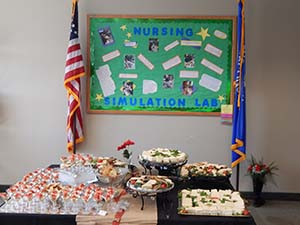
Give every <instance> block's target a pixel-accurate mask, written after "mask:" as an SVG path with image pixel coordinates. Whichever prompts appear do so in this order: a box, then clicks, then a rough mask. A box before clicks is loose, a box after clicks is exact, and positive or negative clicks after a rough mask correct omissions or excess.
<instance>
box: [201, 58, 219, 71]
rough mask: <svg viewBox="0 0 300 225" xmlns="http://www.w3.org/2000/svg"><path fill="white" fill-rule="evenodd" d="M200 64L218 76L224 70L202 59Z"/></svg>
mask: <svg viewBox="0 0 300 225" xmlns="http://www.w3.org/2000/svg"><path fill="white" fill-rule="evenodd" d="M201 64H202V65H204V66H206V67H207V68H209V69H211V70H212V71H214V72H216V73H217V74H219V75H221V74H222V73H223V72H224V69H222V68H221V67H219V66H217V65H216V64H214V63H212V62H210V61H208V60H207V59H202V61H201Z"/></svg>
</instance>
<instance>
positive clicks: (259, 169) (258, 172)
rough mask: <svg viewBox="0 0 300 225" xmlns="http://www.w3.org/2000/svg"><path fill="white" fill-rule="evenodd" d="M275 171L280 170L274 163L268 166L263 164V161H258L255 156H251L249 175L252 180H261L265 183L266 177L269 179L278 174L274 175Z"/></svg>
mask: <svg viewBox="0 0 300 225" xmlns="http://www.w3.org/2000/svg"><path fill="white" fill-rule="evenodd" d="M275 170H278V167H277V166H276V165H275V163H274V162H271V163H270V164H268V165H267V164H265V163H264V162H263V160H260V161H257V160H256V159H255V158H254V157H253V156H251V160H250V161H249V166H248V170H247V173H248V174H249V175H250V176H251V177H252V178H255V179H260V180H261V181H262V182H263V183H265V181H266V175H267V176H269V177H272V176H273V175H276V173H274V171H275Z"/></svg>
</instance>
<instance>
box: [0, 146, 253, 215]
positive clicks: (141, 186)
mask: <svg viewBox="0 0 300 225" xmlns="http://www.w3.org/2000/svg"><path fill="white" fill-rule="evenodd" d="M60 160H61V162H60V164H59V166H58V167H56V168H43V169H37V170H35V171H33V172H31V173H28V174H27V175H25V176H24V177H23V179H22V180H21V181H19V182H17V183H16V184H14V185H12V186H11V187H10V188H8V189H7V190H6V192H3V193H0V197H1V198H2V199H3V200H4V202H5V203H4V204H3V205H2V206H1V207H0V212H2V213H3V212H4V213H7V212H9V213H11V212H12V213H43V214H45V213H49V214H88V215H105V214H106V213H107V212H110V211H114V212H116V211H118V210H120V209H123V210H125V209H126V208H128V207H130V205H128V202H126V201H120V199H121V198H122V196H123V195H124V194H126V193H129V194H130V195H132V197H137V196H141V197H142V201H143V204H144V200H143V197H151V198H153V197H154V198H155V196H156V195H157V194H158V193H165V192H168V191H170V190H172V189H173V188H174V186H175V182H174V180H177V181H178V179H181V180H182V181H184V180H189V179H194V178H203V177H206V178H208V179H211V178H220V177H221V178H222V177H226V178H229V177H230V175H231V173H232V170H231V168H229V167H227V166H226V165H219V164H213V163H208V162H197V163H190V164H187V161H188V155H187V154H186V153H184V152H182V151H180V150H177V149H167V148H153V149H150V150H145V151H143V152H142V153H141V154H140V155H139V156H138V161H139V163H140V164H141V165H142V166H143V167H144V169H145V171H144V172H141V171H138V170H136V171H133V170H132V167H130V166H129V165H128V162H124V161H121V160H118V159H116V158H113V157H95V156H93V155H91V154H71V155H69V156H63V157H61V159H60ZM131 166H132V165H131ZM134 168H135V169H136V168H137V167H135V166H134ZM162 168H163V170H162ZM152 169H157V170H158V174H156V175H153V174H151V171H152ZM147 170H150V173H149V171H147ZM137 171H138V172H137ZM168 171H171V174H169V176H168V174H167V175H166V174H165V173H168ZM172 171H175V172H176V173H173V172H172ZM160 172H164V174H163V175H161V174H160ZM187 188H189V187H187ZM178 206H179V208H178V214H180V215H209V216H247V215H248V211H247V209H246V207H245V203H244V200H243V199H242V198H241V196H240V194H239V192H236V191H233V190H217V189H211V190H206V189H182V190H180V191H179V192H178ZM116 208H117V209H116ZM142 209H143V206H142Z"/></svg>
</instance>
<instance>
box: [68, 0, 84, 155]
mask: <svg viewBox="0 0 300 225" xmlns="http://www.w3.org/2000/svg"><path fill="white" fill-rule="evenodd" d="M84 74H85V72H84V65H83V58H82V54H81V49H80V43H79V37H78V0H73V7H72V23H71V33H70V40H69V45H68V51H67V57H66V67H65V79H64V85H65V88H66V89H67V95H68V114H67V116H68V117H67V149H68V151H69V152H70V153H74V140H75V144H77V143H80V142H82V141H83V140H84V137H83V123H82V114H81V106H80V77H82V76H84ZM74 123H75V127H74Z"/></svg>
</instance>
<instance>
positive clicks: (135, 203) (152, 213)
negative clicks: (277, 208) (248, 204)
mask: <svg viewBox="0 0 300 225" xmlns="http://www.w3.org/2000/svg"><path fill="white" fill-rule="evenodd" d="M176 153H177V152H176ZM79 156H80V155H79ZM79 156H74V155H73V156H71V157H73V158H74V157H75V158H76V157H79ZM69 159H70V158H64V159H63V160H64V163H63V165H64V166H68V165H69V164H70V161H69ZM104 161H105V162H106V161H107V162H109V167H107V166H105V167H103V165H104V164H103V162H104ZM75 162H76V166H77V163H78V162H80V163H82V162H84V163H86V162H93V163H97V164H98V165H100V166H101V171H100V174H101V173H102V172H103V171H106V169H109V171H114V170H111V169H114V168H111V165H112V164H111V163H119V162H118V161H115V160H111V159H110V158H109V159H106V158H97V160H95V159H94V158H93V157H91V156H89V155H88V158H84V157H82V156H80V158H79V159H76V160H75ZM72 163H73V160H71V164H72ZM105 165H106V164H105ZM204 165H205V168H212V165H210V164H209V165H208V167H206V166H207V163H205V164H203V163H200V164H197V165H188V166H187V167H185V168H184V169H187V171H189V172H188V174H189V175H192V176H188V177H184V176H170V177H166V178H164V177H160V176H148V175H146V176H141V175H139V177H131V178H130V179H129V180H128V182H127V184H129V185H128V186H127V187H129V188H131V189H132V190H137V191H142V192H141V193H143V191H144V190H145V189H143V188H145V187H146V186H149V185H150V188H151V186H152V184H153V182H154V183H155V184H154V185H158V184H159V187H160V188H162V189H165V190H162V191H160V190H159V189H156V190H157V191H156V193H157V195H156V198H154V197H153V196H152V195H148V196H147V195H146V197H145V199H140V198H133V196H131V195H130V194H126V195H123V194H120V193H119V192H115V191H114V189H113V188H112V186H109V187H107V188H105V187H102V186H101V185H100V186H99V185H97V183H94V182H93V183H87V184H83V183H79V184H74V185H73V186H71V185H63V183H60V182H59V181H60V179H61V177H60V175H61V173H60V172H61V171H60V170H55V169H54V170H53V167H55V166H52V167H51V168H46V169H39V170H36V171H34V172H33V173H29V174H27V175H26V176H24V178H23V180H22V181H20V182H18V183H17V184H16V185H14V186H12V187H11V188H9V189H8V190H7V193H6V194H7V196H8V197H9V198H7V203H6V204H5V205H4V206H5V207H0V225H31V224H34V225H52V224H53V225H54V224H55V225H71V224H72V225H104V224H105V225H106V224H113V225H115V224H118V223H115V222H116V221H120V222H121V224H158V225H167V224H172V225H173V224H179V225H180V224H185V225H186V224H187V225H189V224H191V225H193V224H206V225H207V224H208V225H209V224H224V225H225V224H228V225H229V224H240V225H255V221H254V219H253V218H252V216H251V215H239V216H202V215H201V216H200V215H190V214H187V215H179V214H178V206H179V200H178V199H179V198H178V193H179V192H180V191H181V190H182V189H186V188H190V189H215V190H216V189H219V190H229V191H230V190H233V187H232V185H231V183H230V180H229V176H216V177H214V176H202V175H200V176H199V171H202V169H201V168H202V167H203V166H204ZM89 166H90V165H89ZM67 168H68V170H67V171H63V172H69V171H70V170H69V166H68V167H67ZM75 168H76V171H79V170H78V168H77V167H75ZM203 168H204V167H203ZM73 169H74V168H73ZM82 169H83V168H81V167H80V171H81V172H80V173H83V174H84V173H90V172H89V171H90V169H91V168H90V167H88V170H86V169H84V171H83V172H82ZM72 171H73V172H74V170H72ZM191 171H192V172H193V173H190V172H191ZM218 171H223V172H224V168H221V167H220V168H219V169H218ZM114 172H115V171H114ZM202 172H203V171H202ZM202 172H201V173H202ZM223 172H222V173H223ZM62 175H63V176H67V175H68V173H66V174H65V173H62ZM78 175H80V174H78ZM87 175H90V174H87ZM194 175H197V176H194ZM79 177H80V176H79ZM88 177H89V176H88ZM66 178H68V179H69V178H72V177H68V176H67V177H66ZM77 178H78V177H77ZM153 178H154V180H153ZM81 179H82V178H81ZM89 179H90V178H89ZM100 180H101V179H100ZM100 180H99V181H100ZM104 180H105V179H104ZM46 181H47V182H46ZM129 181H133V183H129ZM156 181H157V182H158V183H157V182H156ZM72 182H73V181H72ZM143 182H144V183H143ZM173 182H174V183H173ZM138 183H139V184H140V186H137V184H138ZM131 184H132V186H131ZM133 184H134V185H133ZM140 188H141V189H140ZM152 188H153V187H152ZM150 190H151V192H150V193H153V192H152V190H154V189H150ZM116 193H119V194H117V195H115V194H116ZM121 193H125V192H124V190H123V189H122V191H121ZM129 193H130V192H129ZM78 194H79V195H78ZM116 199H118V200H116ZM77 200H79V202H82V203H84V204H83V205H81V206H80V210H78V206H79V205H78V202H77V203H75V202H76V201H77ZM144 201H145V204H144ZM44 202H46V203H47V205H48V206H47V210H48V211H46V213H45V203H44ZM89 202H90V203H92V204H89ZM122 202H123V203H126V204H127V206H126V207H125V208H120V205H121V203H122ZM74 203H75V205H74ZM95 203H96V204H95ZM24 204H25V205H24ZM28 204H30V206H29V207H28ZM103 204H104V205H103ZM107 204H108V205H109V204H111V205H114V204H117V205H118V204H119V205H118V207H115V208H117V210H116V209H114V208H113V207H104V208H102V206H107ZM126 204H125V205H126ZM142 204H143V206H144V207H142V208H143V210H141V205H142ZM26 205H27V206H26ZM123 205H124V204H123ZM23 206H24V207H23ZM32 206H34V208H32ZM37 206H38V207H37ZM75 206H76V207H75ZM69 207H71V208H69ZM99 207H100V208H99ZM193 207H194V206H193ZM32 209H34V211H32ZM102 209H103V210H102ZM11 210H12V211H11ZM13 210H17V211H13ZM28 210H29V211H28ZM30 210H31V211H30ZM74 210H75V211H74ZM77 210H78V211H77ZM99 210H100V211H105V210H106V211H107V212H108V214H107V215H106V214H105V215H104V214H103V215H101V213H100V211H99ZM79 211H80V213H78V212H79ZM37 212H39V213H37ZM92 212H93V215H90V214H91V213H92Z"/></svg>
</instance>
